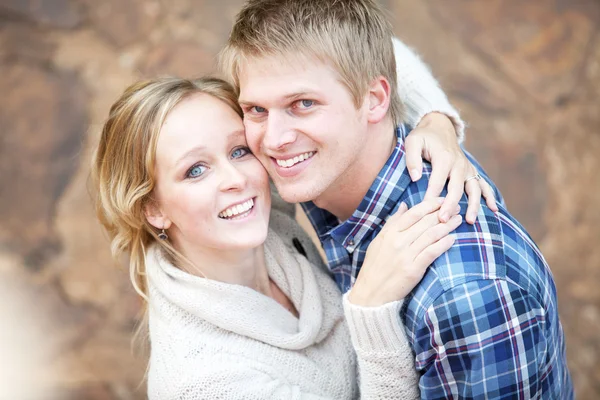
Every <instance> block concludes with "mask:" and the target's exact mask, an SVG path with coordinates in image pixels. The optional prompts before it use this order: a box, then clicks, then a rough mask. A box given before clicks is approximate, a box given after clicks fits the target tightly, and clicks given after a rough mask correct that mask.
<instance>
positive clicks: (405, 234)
mask: <svg viewBox="0 0 600 400" xmlns="http://www.w3.org/2000/svg"><path fill="white" fill-rule="evenodd" d="M441 224H443V223H442V222H440V221H439V218H438V216H437V212H435V211H433V212H431V213H429V214H427V215H425V216H424V217H423V218H421V219H420V220H419V221H417V222H416V223H415V224H414V225H412V226H410V227H408V228H407V229H406V230H404V231H401V232H398V234H397V236H396V241H397V244H398V246H397V247H401V246H402V247H404V246H410V245H411V244H412V243H413V242H414V241H415V240H417V239H418V238H419V237H420V236H421V235H422V234H423V233H425V232H426V231H427V230H428V229H431V228H432V227H434V226H436V225H441ZM414 254H415V255H416V254H418V253H414Z"/></svg>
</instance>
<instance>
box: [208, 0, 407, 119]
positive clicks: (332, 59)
mask: <svg viewBox="0 0 600 400" xmlns="http://www.w3.org/2000/svg"><path fill="white" fill-rule="evenodd" d="M294 53H297V54H300V55H303V56H305V57H316V58H317V59H318V60H319V61H321V62H324V63H328V64H330V65H331V66H332V67H333V68H334V69H335V70H336V71H337V73H338V74H339V77H340V80H341V82H342V83H343V84H344V85H345V86H346V87H347V88H348V90H349V92H350V95H351V96H352V98H353V101H354V104H355V106H356V108H359V107H360V106H361V104H362V101H363V99H364V96H365V95H366V93H367V90H368V86H369V84H370V83H371V82H372V81H373V80H374V79H376V78H377V77H379V76H384V77H385V78H386V79H387V80H388V81H389V84H390V89H391V92H390V108H389V111H388V112H389V115H390V116H391V118H392V121H393V122H394V123H395V124H398V123H400V121H401V120H402V114H403V106H402V102H401V100H400V96H399V95H398V90H397V87H398V84H397V77H396V60H395V57H394V50H393V45H392V29H391V26H390V24H389V22H388V21H387V19H386V18H385V15H384V12H383V10H382V9H381V8H380V7H379V6H378V5H377V3H376V2H375V1H373V0H249V1H248V2H247V3H246V5H245V6H244V7H243V8H242V10H241V11H240V12H239V14H238V15H237V18H236V21H235V24H234V26H233V29H232V31H231V34H230V36H229V41H228V43H227V46H226V47H225V49H223V51H222V52H221V54H220V56H219V64H220V67H221V69H222V71H223V73H224V74H225V75H226V77H227V79H228V80H229V81H231V82H232V83H233V84H234V85H235V86H236V89H237V90H239V73H240V67H241V66H242V65H243V63H244V62H246V61H248V60H251V59H252V58H260V57H263V56H289V55H290V54H294Z"/></svg>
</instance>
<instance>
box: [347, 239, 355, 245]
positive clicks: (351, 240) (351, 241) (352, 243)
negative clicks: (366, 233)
mask: <svg viewBox="0 0 600 400" xmlns="http://www.w3.org/2000/svg"><path fill="white" fill-rule="evenodd" d="M348 246H354V238H353V237H351V238H350V239H348Z"/></svg>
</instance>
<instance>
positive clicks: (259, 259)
mask: <svg viewBox="0 0 600 400" xmlns="http://www.w3.org/2000/svg"><path fill="white" fill-rule="evenodd" d="M263 246H264V245H261V246H259V247H256V248H253V249H243V250H228V251H223V250H220V249H205V248H195V247H192V246H185V245H179V246H176V248H177V249H178V251H180V252H181V253H182V254H183V255H184V256H185V257H186V258H187V259H188V260H189V261H190V262H191V264H192V265H191V266H181V268H182V269H184V270H185V271H186V272H188V273H190V274H194V275H199V276H203V277H205V278H208V279H212V280H215V281H219V282H224V283H229V284H234V285H241V286H246V287H249V288H251V289H254V290H256V291H257V292H259V293H262V294H264V295H266V296H269V297H273V296H272V290H271V287H270V283H269V274H268V272H267V265H266V262H265V251H264V247H263Z"/></svg>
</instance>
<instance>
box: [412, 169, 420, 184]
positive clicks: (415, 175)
mask: <svg viewBox="0 0 600 400" xmlns="http://www.w3.org/2000/svg"><path fill="white" fill-rule="evenodd" d="M409 174H410V179H412V181H413V182H414V181H416V180H419V178H420V177H421V174H420V173H419V170H418V169H416V168H413V169H411V170H410V171H409Z"/></svg>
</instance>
